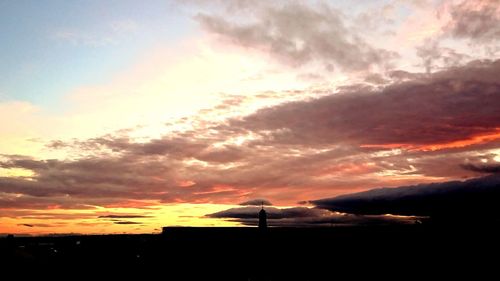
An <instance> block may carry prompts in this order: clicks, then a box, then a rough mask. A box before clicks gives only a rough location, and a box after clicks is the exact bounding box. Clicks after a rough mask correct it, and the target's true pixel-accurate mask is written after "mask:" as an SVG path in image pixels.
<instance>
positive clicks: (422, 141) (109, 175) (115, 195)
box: [0, 61, 500, 209]
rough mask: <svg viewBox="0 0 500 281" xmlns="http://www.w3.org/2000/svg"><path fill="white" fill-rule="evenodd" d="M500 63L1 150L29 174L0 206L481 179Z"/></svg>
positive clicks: (490, 145) (13, 180)
mask: <svg viewBox="0 0 500 281" xmlns="http://www.w3.org/2000/svg"><path fill="white" fill-rule="evenodd" d="M499 71H500V61H475V62H472V63H469V64H467V65H464V66H460V67H452V68H449V69H447V70H443V71H440V72H435V73H432V74H422V73H418V74H415V73H409V72H401V71H400V72H396V73H392V76H388V77H386V79H387V80H392V81H393V82H392V83H391V84H389V85H386V86H380V87H370V86H366V85H353V86H351V87H349V88H342V89H338V90H337V91H333V90H331V89H323V91H322V92H321V95H320V97H318V98H310V99H307V100H302V101H295V102H289V103H284V104H279V105H275V106H269V107H267V108H264V109H261V110H257V111H255V112H253V113H251V114H249V115H246V116H243V117H231V118H230V119H223V120H221V121H213V122H198V123H196V124H194V125H193V126H192V128H190V129H186V130H182V131H181V130H171V131H170V132H169V133H168V134H165V135H163V136H158V137H156V138H154V139H137V138H133V137H132V136H129V135H127V134H126V133H117V134H111V135H104V136H98V137H94V138H90V139H87V140H70V141H61V140H59V141H58V140H56V141H54V142H51V143H49V146H50V147H51V148H52V149H64V150H68V149H71V150H74V151H75V152H76V153H74V154H71V155H77V156H76V157H73V158H71V157H68V158H66V159H35V158H31V157H25V156H19V155H2V156H1V158H0V169H2V171H3V170H7V171H16V170H21V171H27V173H24V174H21V175H23V176H3V177H0V206H2V207H3V208H28V209H46V208H67V209H69V208H82V209H85V208H86V209H89V208H95V207H96V206H102V207H117V206H126V207H135V208H145V207H148V206H152V205H156V204H161V203H174V202H175V203H178V202H189V203H209V202H210V203H224V204H235V203H237V202H241V201H244V200H247V199H248V198H268V199H269V200H271V201H272V202H273V203H274V204H277V205H288V206H289V205H291V204H295V203H296V202H297V201H301V200H304V199H309V198H322V197H326V196H335V195H339V194H343V193H347V192H354V191H361V190H366V189H368V188H371V187H373V186H398V185H407V184H416V183H428V182H431V181H445V180H451V179H456V178H461V177H467V176H474V175H476V174H475V172H474V171H471V169H469V170H464V169H463V168H461V167H460V166H459V164H463V163H464V162H465V163H469V162H470V163H476V162H480V161H483V160H487V161H494V159H495V157H496V156H495V155H496V154H495V153H493V152H491V150H492V149H496V148H498V145H499V141H500V131H499V128H500V115H499V113H498V108H499V107H500V104H499V103H500V100H499V99H498V98H497V97H498V93H499V92H500V84H499V83H498V78H497V76H498V72H499ZM302 93H304V94H306V95H307V91H305V90H302V91H297V92H296V93H293V94H296V95H301V94H302ZM196 120H197V119H196ZM497 154H498V153H497ZM285 191H286V192H285Z"/></svg>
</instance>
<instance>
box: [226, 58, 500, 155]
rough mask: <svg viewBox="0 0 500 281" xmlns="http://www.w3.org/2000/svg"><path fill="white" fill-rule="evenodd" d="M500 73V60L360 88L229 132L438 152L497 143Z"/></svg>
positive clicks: (279, 140) (284, 108)
mask: <svg viewBox="0 0 500 281" xmlns="http://www.w3.org/2000/svg"><path fill="white" fill-rule="evenodd" d="M499 71H500V61H495V62H491V61H485V62H473V63H469V64H467V65H465V66H462V67H455V68H450V69H448V70H445V71H441V72H437V73H434V74H432V75H426V76H423V77H421V78H416V79H412V80H409V81H407V82H401V83H393V84H391V85H389V86H387V87H384V88H382V89H380V90H379V89H371V88H367V87H354V88H351V89H350V90H346V91H343V92H342V91H341V92H339V93H336V94H332V95H328V96H324V97H321V98H318V99H313V100H309V101H298V102H291V103H286V104H283V105H279V106H275V107H271V108H265V109H261V110H259V111H257V112H256V113H255V114H252V115H249V116H246V117H244V118H242V119H240V120H232V121H231V123H230V126H232V127H237V128H240V129H242V128H243V129H246V130H249V131H252V132H254V133H260V134H261V136H262V139H263V140H262V141H256V144H259V145H276V144H290V145H293V144H300V145H307V146H318V145H322V144H323V145H326V144H334V143H337V144H342V143H346V144H350V145H359V146H363V147H374V146H380V147H384V146H385V147H386V148H391V147H392V148H395V147H403V148H410V149H428V150H436V149H441V148H446V147H460V146H465V145H470V144H474V143H481V142H487V141H491V140H494V139H497V138H498V137H499V128H500V114H499V113H498V110H497V108H498V107H499V106H500V99H498V93H499V92H500V84H499V83H498V78H497V77H496V76H497V73H498V72H499ZM478 109H481V110H478Z"/></svg>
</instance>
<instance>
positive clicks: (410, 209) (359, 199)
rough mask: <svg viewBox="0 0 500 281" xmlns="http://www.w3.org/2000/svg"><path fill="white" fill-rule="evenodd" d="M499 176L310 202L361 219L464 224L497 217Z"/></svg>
mask: <svg viewBox="0 0 500 281" xmlns="http://www.w3.org/2000/svg"><path fill="white" fill-rule="evenodd" d="M499 198H500V176H498V175H492V176H487V177H482V178H475V179H470V180H466V181H450V182H443V183H432V184H421V185H415V186H402V187H398V188H378V189H372V190H369V191H365V192H359V193H353V194H347V195H342V196H337V197H334V198H327V199H320V200H314V201H311V203H312V204H314V205H315V206H316V207H318V208H322V209H327V210H330V211H338V212H346V213H352V214H363V215H381V214H394V215H407V216H429V217H431V218H437V219H447V220H449V219H454V220H461V219H463V220H464V222H467V221H468V219H471V218H472V219H473V220H476V221H479V220H482V219H484V218H494V217H498V214H499V211H500V209H499V208H498V204H497V203H496V202H497V201H498V199H499Z"/></svg>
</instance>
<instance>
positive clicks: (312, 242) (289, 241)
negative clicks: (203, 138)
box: [0, 222, 500, 280]
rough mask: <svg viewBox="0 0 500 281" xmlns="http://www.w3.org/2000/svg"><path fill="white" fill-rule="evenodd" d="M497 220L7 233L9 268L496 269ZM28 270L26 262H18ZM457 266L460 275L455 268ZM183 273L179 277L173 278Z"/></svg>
mask: <svg viewBox="0 0 500 281" xmlns="http://www.w3.org/2000/svg"><path fill="white" fill-rule="evenodd" d="M499 234H500V231H499V228H498V227H497V226H492V225H488V226H485V225H470V224H468V223H467V222H464V223H463V224H459V225H447V226H426V225H405V226H367V227H361V226H359V227H331V228H281V227H275V228H268V229H267V230H264V231H262V230H260V229H258V228H250V227H244V228H238V227H236V228H219V227H214V228H199V227H172V228H169V227H167V228H165V229H164V233H162V234H155V235H152V234H151V235H146V234H144V235H81V236H63V237H14V238H12V237H10V238H2V239H0V245H1V248H0V253H1V262H2V265H3V266H4V270H7V271H9V270H10V269H13V268H16V270H15V271H16V272H17V274H23V269H30V270H35V269H38V270H42V271H41V274H44V275H45V274H47V272H46V270H48V269H51V270H56V271H57V270H59V269H60V270H61V271H66V270H68V271H73V272H78V271H82V274H84V275H85V274H90V275H92V274H100V273H99V272H101V273H103V274H110V275H115V276H126V275H128V274H142V275H143V276H149V275H156V274H159V275H160V276H180V277H181V278H190V279H191V278H206V279H210V280H221V279H224V280H325V278H326V279H328V280H330V278H331V279H332V280H333V279H335V276H346V275H347V276H350V277H351V278H355V277H362V276H365V274H369V275H370V276H372V277H381V276H397V275H398V274H399V272H407V274H411V275H412V276H420V277H426V276H428V275H433V276H439V274H445V275H446V274H447V272H448V271H451V272H453V273H454V274H457V273H458V272H462V271H463V272H468V273H473V272H476V273H477V274H478V276H480V275H481V274H486V273H491V272H495V271H496V268H497V266H498V260H497V255H498V252H499V250H500V243H499V242H498V237H499ZM17 270H20V271H17ZM451 272H450V274H452V273H451ZM173 280H179V279H173Z"/></svg>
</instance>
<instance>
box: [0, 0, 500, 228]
mask: <svg viewBox="0 0 500 281" xmlns="http://www.w3.org/2000/svg"><path fill="white" fill-rule="evenodd" d="M0 42H1V43H0V74H1V75H0V233H16V234H21V233H22V234H49V233H124V232H125V233H155V232H159V231H160V228H161V227H162V226H169V225H182V226H225V225H228V226H229V225H231V226H236V225H252V224H253V223H254V220H253V218H252V215H253V214H254V213H256V210H257V211H258V209H260V207H259V205H260V202H261V201H263V200H264V201H266V202H267V204H268V205H271V204H272V205H273V206H269V207H267V208H268V210H269V213H270V219H271V221H273V220H274V223H275V224H276V225H303V224H308V223H311V222H313V223H315V224H321V223H322V222H328V223H329V224H332V223H339V224H342V223H357V222H364V221H374V222H379V221H387V220H393V219H394V220H401V221H403V222H404V221H405V220H407V219H408V220H409V219H411V218H412V217H411V216H410V217H400V216H397V214H395V213H393V214H391V215H389V214H385V212H381V213H377V212H373V213H370V214H367V216H364V217H360V216H355V215H349V214H344V213H339V212H337V211H338V210H340V209H338V208H332V207H331V206H330V205H328V204H327V205H328V206H324V204H323V203H324V202H326V201H324V200H325V199H328V198H334V197H336V196H339V195H346V194H352V193H357V192H362V191H366V190H370V189H373V188H380V187H400V186H404V187H402V188H401V189H398V190H409V189H408V188H406V186H412V185H416V184H421V185H420V186H423V187H428V186H431V187H434V186H435V185H428V184H430V183H437V182H440V183H444V184H443V186H444V185H447V182H451V181H464V180H470V179H473V178H480V179H479V181H481V182H484V181H482V179H483V178H484V179H486V180H485V181H488V182H494V183H495V184H496V183H500V180H499V179H498V178H497V177H496V176H495V175H490V174H495V173H498V171H499V170H500V168H499V166H500V60H498V59H499V58H500V1H499V0H470V1H451V0H450V1H448V0H436V1H432V0H421V1H419V0H384V1H382V0H352V1H279V0H278V1H264V0H263V1H255V0H235V1H229V0H228V1H223V0H213V1H209V0H186V1H180V0H179V1H174V0H172V1H169V0H151V1H132V0H124V1H111V0H109V1H97V0H96V1H52V0H45V1H13V0H12V1H9V0H0ZM468 183H474V184H476V183H477V181H475V180H473V181H469V182H466V183H464V184H463V185H464V186H467V185H468ZM440 186H441V185H440ZM383 190H386V189H383ZM403 192H404V191H403ZM363 194H365V193H363ZM368 194H369V195H371V194H372V193H368ZM317 200H319V201H317ZM322 200H323V201H322ZM328 200H329V199H328ZM328 200H327V201H328ZM328 202H330V201H328ZM342 210H344V209H342ZM405 215H415V216H418V215H422V213H419V212H415V213H414V214H413V213H410V214H408V213H405ZM424 215H425V214H424Z"/></svg>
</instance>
